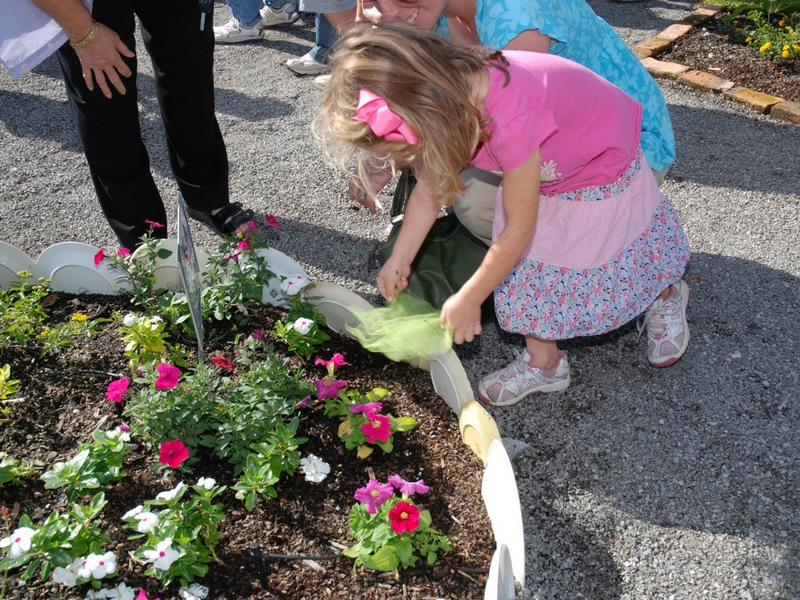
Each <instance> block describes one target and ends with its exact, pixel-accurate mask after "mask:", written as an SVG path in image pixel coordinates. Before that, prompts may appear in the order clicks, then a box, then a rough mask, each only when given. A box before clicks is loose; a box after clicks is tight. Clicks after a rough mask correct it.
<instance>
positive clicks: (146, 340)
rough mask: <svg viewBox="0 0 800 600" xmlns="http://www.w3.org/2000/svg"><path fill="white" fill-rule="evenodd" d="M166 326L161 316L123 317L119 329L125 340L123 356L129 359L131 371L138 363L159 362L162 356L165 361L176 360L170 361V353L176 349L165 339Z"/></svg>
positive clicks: (166, 334) (166, 333)
mask: <svg viewBox="0 0 800 600" xmlns="http://www.w3.org/2000/svg"><path fill="white" fill-rule="evenodd" d="M166 328H167V323H166V321H164V319H162V318H161V317H157V316H156V317H146V316H144V317H137V316H136V315H134V314H127V315H125V317H123V320H122V326H121V327H120V328H119V331H120V333H121V334H122V341H124V342H125V356H127V357H128V360H129V361H130V366H131V371H133V372H134V373H135V372H136V370H137V368H138V367H139V366H140V365H152V364H153V363H157V362H160V361H161V360H162V357H163V358H164V359H165V360H166V361H167V362H176V361H174V360H172V361H170V354H174V353H175V350H176V349H175V348H174V347H173V346H171V345H170V344H168V343H167V341H166V340H167V338H169V333H168V332H167V331H166ZM165 354H166V356H165Z"/></svg>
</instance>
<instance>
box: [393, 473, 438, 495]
mask: <svg viewBox="0 0 800 600" xmlns="http://www.w3.org/2000/svg"><path fill="white" fill-rule="evenodd" d="M389 483H391V484H392V485H393V486H394V487H395V488H397V489H398V490H400V493H401V494H403V496H405V497H406V498H410V497H411V496H413V495H414V494H427V493H428V492H430V491H431V488H430V487H428V486H427V485H425V481H424V480H422V479H420V480H419V481H406V480H405V479H403V478H402V477H400V475H389Z"/></svg>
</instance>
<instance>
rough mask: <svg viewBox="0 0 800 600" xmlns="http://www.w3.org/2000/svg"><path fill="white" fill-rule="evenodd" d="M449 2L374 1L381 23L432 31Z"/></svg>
mask: <svg viewBox="0 0 800 600" xmlns="http://www.w3.org/2000/svg"><path fill="white" fill-rule="evenodd" d="M447 2H448V0H372V4H373V5H374V6H375V7H376V8H377V9H378V10H379V11H380V13H381V18H380V22H381V23H398V22H403V23H408V24H409V25H411V26H412V27H413V28H414V29H420V30H425V31H430V30H432V29H433V28H434V27H436V23H437V22H438V21H439V17H441V16H442V15H443V14H444V12H445V7H446V6H447Z"/></svg>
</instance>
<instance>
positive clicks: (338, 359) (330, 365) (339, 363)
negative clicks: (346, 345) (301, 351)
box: [314, 352, 351, 377]
mask: <svg viewBox="0 0 800 600" xmlns="http://www.w3.org/2000/svg"><path fill="white" fill-rule="evenodd" d="M314 364H315V365H324V366H325V368H326V369H327V370H328V377H333V371H334V370H335V369H337V368H338V367H343V366H345V365H347V366H348V367H349V366H351V365H350V363H349V362H346V361H345V360H344V355H343V354H341V353H339V352H337V353H336V354H334V355H333V356H332V357H331V359H330V360H325V359H324V358H318V359H317V360H315V361H314Z"/></svg>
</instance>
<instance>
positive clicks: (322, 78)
mask: <svg viewBox="0 0 800 600" xmlns="http://www.w3.org/2000/svg"><path fill="white" fill-rule="evenodd" d="M330 80H331V76H330V75H329V74H325V75H319V76H318V77H315V78H314V83H315V84H316V85H317V87H321V88H322V89H323V90H324V89H325V86H326V85H328V82H329V81H330Z"/></svg>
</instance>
